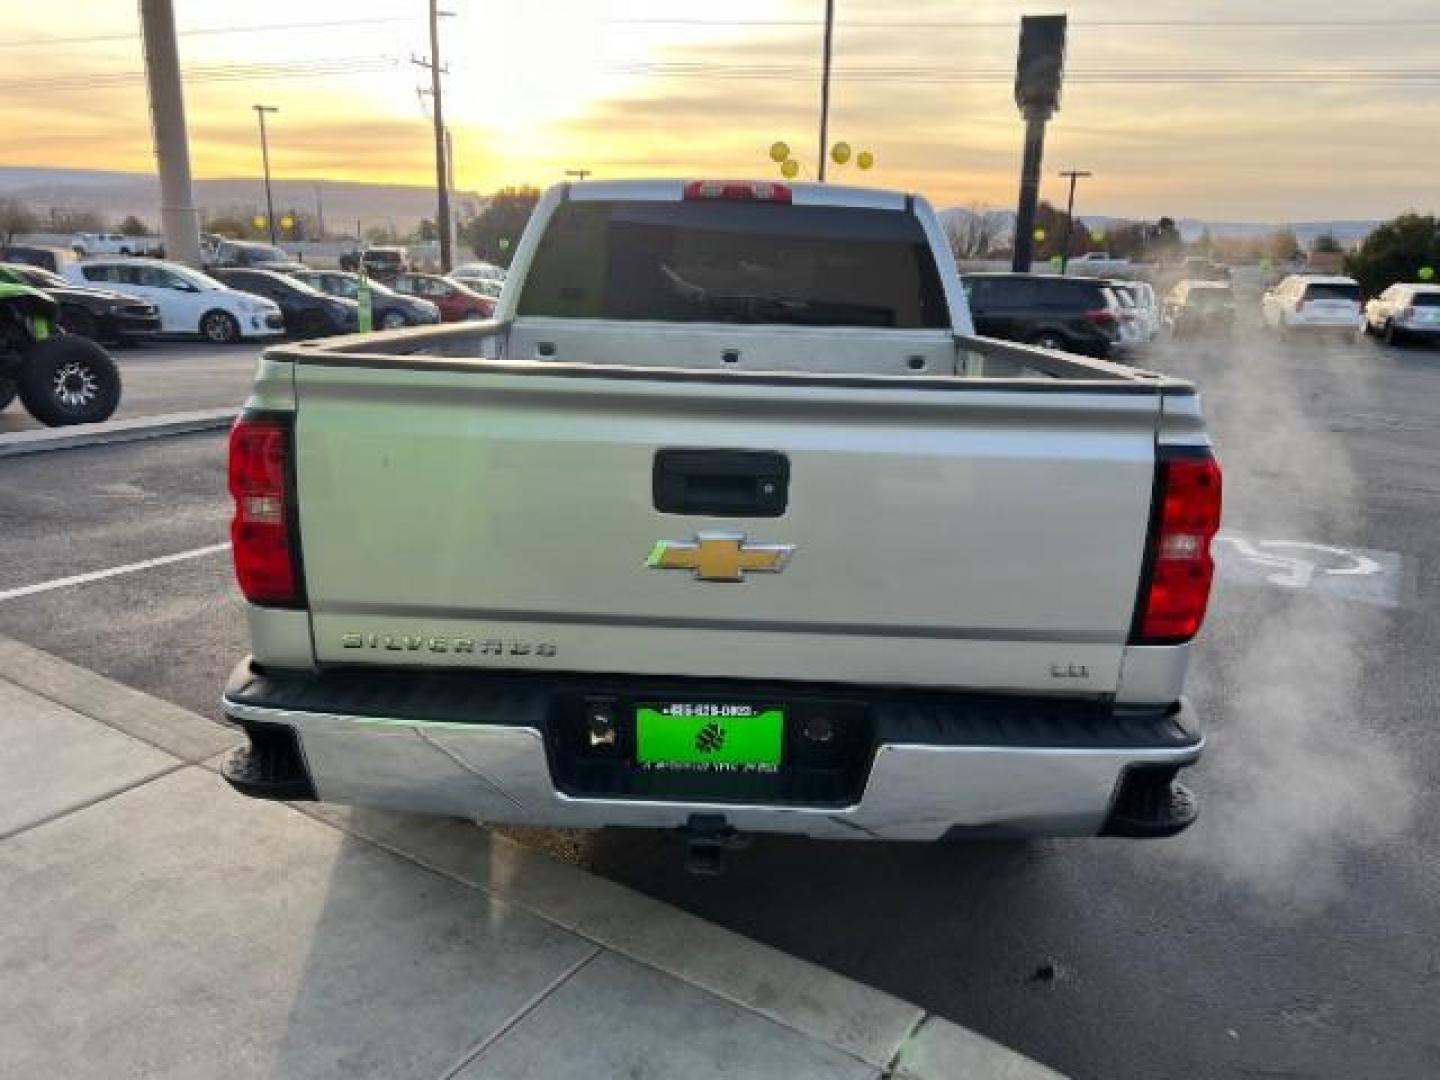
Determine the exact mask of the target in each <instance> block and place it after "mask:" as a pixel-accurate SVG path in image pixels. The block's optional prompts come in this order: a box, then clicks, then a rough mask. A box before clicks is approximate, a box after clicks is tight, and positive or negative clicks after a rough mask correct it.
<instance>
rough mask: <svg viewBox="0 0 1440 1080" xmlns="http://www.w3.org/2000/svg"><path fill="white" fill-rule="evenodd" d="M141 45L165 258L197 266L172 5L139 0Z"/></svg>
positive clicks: (196, 231) (187, 143)
mask: <svg viewBox="0 0 1440 1080" xmlns="http://www.w3.org/2000/svg"><path fill="white" fill-rule="evenodd" d="M140 28H141V34H142V35H143V37H144V41H145V82H146V86H147V87H148V89H149V91H150V122H151V126H152V129H153V131H154V137H155V163H156V167H157V168H158V169H159V171H160V231H161V233H162V234H163V235H164V237H165V252H166V254H167V255H169V256H170V258H172V259H175V260H177V261H179V262H183V263H187V264H188V265H190V266H195V267H198V266H199V265H200V216H199V215H198V214H197V213H196V212H195V197H194V195H193V193H192V191H191V184H190V141H189V136H188V135H187V134H186V131H185V95H184V93H183V91H182V88H181V83H180V49H179V47H178V46H177V45H176V43H175V9H174V5H173V3H172V0H140Z"/></svg>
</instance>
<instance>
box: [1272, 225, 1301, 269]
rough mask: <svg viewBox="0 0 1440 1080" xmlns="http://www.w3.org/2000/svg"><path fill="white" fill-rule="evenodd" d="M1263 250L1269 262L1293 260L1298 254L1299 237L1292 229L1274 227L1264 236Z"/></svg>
mask: <svg viewBox="0 0 1440 1080" xmlns="http://www.w3.org/2000/svg"><path fill="white" fill-rule="evenodd" d="M1264 251H1265V257H1266V258H1267V259H1269V260H1270V261H1271V262H1293V261H1294V260H1295V259H1296V258H1298V257H1299V255H1300V238H1299V237H1298V236H1296V235H1295V230H1294V229H1291V228H1284V229H1276V230H1275V231H1274V232H1273V233H1271V234H1270V235H1269V236H1268V237H1266V238H1265V248H1264Z"/></svg>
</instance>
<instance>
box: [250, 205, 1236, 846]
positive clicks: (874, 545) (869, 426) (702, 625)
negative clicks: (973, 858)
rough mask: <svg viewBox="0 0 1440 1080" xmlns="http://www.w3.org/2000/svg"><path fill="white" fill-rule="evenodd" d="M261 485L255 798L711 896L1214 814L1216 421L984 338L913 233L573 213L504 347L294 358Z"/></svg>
mask: <svg viewBox="0 0 1440 1080" xmlns="http://www.w3.org/2000/svg"><path fill="white" fill-rule="evenodd" d="M230 487H231V491H232V494H233V496H234V499H235V518H234V525H233V539H234V558H235V565H236V571H237V575H238V578H239V583H240V588H241V590H242V592H243V593H244V595H245V598H246V601H247V604H246V610H247V613H248V617H249V627H250V635H251V645H252V655H251V656H249V657H248V658H246V659H244V660H243V661H242V662H241V663H240V664H239V666H238V667H237V668H236V669H235V671H234V672H233V674H232V676H231V678H230V681H229V684H228V685H227V687H226V688H225V692H224V711H225V714H226V715H227V716H228V718H229V719H230V720H231V721H232V722H233V723H235V724H237V725H238V726H239V727H241V728H243V729H244V731H245V733H246V734H247V735H248V737H249V745H248V746H247V747H245V748H243V749H241V750H240V751H237V752H236V754H235V755H234V756H233V757H232V758H231V759H230V761H229V763H228V764H227V765H226V767H225V775H226V777H227V778H228V779H229V781H230V782H231V784H233V785H234V786H235V787H236V788H237V789H238V790H240V791H241V792H243V793H245V794H247V795H252V796H258V797H268V798H285V799H307V798H308V799H321V800H326V801H333V802H339V803H355V804H373V805H380V806H388V807H395V808H402V809H407V810H414V811H426V812H432V813H437V814H447V815H461V816H464V817H467V818H471V819H476V820H479V821H483V822H518V823H524V824H530V825H553V826H582V827H583V826H611V825H623V826H646V827H665V828H679V829H684V830H686V831H687V832H688V835H689V836H690V838H691V843H692V850H693V851H695V852H696V853H697V857H700V856H705V857H708V855H706V853H709V852H711V851H713V850H716V849H718V847H719V846H721V845H723V844H724V843H725V842H726V841H727V838H729V837H731V836H732V835H733V834H734V833H736V832H744V831H749V830H770V831H777V832H788V833H801V834H806V835H809V836H814V837H832V838H841V839H856V838H865V837H869V838H876V839H904V840H936V839H941V838H960V837H980V836H1035V835H1094V834H1107V835H1122V836H1159V835H1168V834H1171V833H1174V832H1177V831H1179V830H1180V829H1182V828H1184V827H1185V826H1186V825H1188V824H1189V823H1190V822H1191V821H1192V820H1193V818H1194V815H1195V807H1194V802H1193V800H1192V798H1191V797H1190V796H1189V794H1188V793H1187V792H1186V791H1185V789H1184V788H1183V787H1182V786H1180V785H1179V784H1178V783H1176V782H1175V776H1176V773H1177V772H1178V770H1179V769H1180V768H1182V767H1184V766H1186V765H1190V764H1192V763H1193V762H1194V761H1195V760H1196V759H1197V758H1198V757H1199V755H1200V752H1201V748H1202V745H1203V740H1202V738H1201V736H1200V734H1199V733H1198V730H1197V724H1196V718H1195V716H1194V714H1193V713H1192V711H1191V709H1190V707H1189V706H1188V705H1187V704H1186V703H1185V701H1184V699H1183V698H1182V697H1181V686H1182V683H1183V681H1184V678H1185V670H1186V664H1187V660H1188V657H1189V652H1190V642H1191V639H1192V638H1193V637H1194V636H1195V634H1196V632H1197V631H1198V630H1199V629H1200V625H1201V622H1202V620H1203V619H1204V615H1205V607H1206V602H1207V600H1208V596H1209V591H1210V583H1211V576H1212V569H1213V568H1212V562H1211V558H1210V540H1211V537H1212V536H1213V535H1214V533H1215V531H1216V529H1217V528H1218V525H1219V515H1220V472H1219V469H1218V466H1217V464H1216V461H1215V458H1214V456H1213V454H1212V452H1211V447H1210V442H1209V440H1208V438H1207V436H1206V433H1205V427H1204V424H1203V421H1202V419H1201V415H1200V409H1199V402H1198V399H1197V397H1196V394H1195V391H1194V389H1193V387H1192V386H1190V385H1189V384H1187V383H1184V382H1181V381H1177V380H1175V379H1170V378H1165V377H1161V376H1158V375H1155V374H1153V373H1150V372H1145V371H1139V370H1135V369H1133V368H1128V367H1122V366H1118V365H1115V364H1109V363H1105V362H1103V361H1096V360H1087V359H1080V358H1077V357H1072V356H1068V355H1065V354H1061V353H1057V352H1051V351H1046V350H1043V349H1036V348H1030V347H1024V346H1016V345H1011V344H1006V343H1002V342H997V341H991V340H986V339H982V338H977V337H975V336H973V331H972V327H971V324H970V318H969V313H968V311H967V309H966V305H965V300H964V295H963V292H962V290H961V287H960V283H959V280H958V278H957V275H956V273H955V268H954V265H953V262H952V259H951V256H950V252H949V248H948V247H947V245H946V243H945V240H944V237H943V234H942V232H941V230H940V228H939V225H938V223H937V221H936V218H935V216H934V214H933V212H932V211H931V209H930V207H929V206H928V205H927V204H926V203H925V202H924V200H922V199H920V198H917V197H914V196H910V195H905V194H899V193H891V192H887V191H877V190H868V189H865V190H862V189H853V188H845V187H839V186H831V185H824V186H820V185H804V184H796V185H791V186H784V185H778V184H768V183H731V182H692V183H685V182H681V181H664V182H661V181H654V182H626V183H587V184H583V185H575V186H568V185H567V186H560V187H557V188H554V189H552V190H551V191H550V192H548V193H547V194H546V195H545V197H544V198H543V199H542V201H541V202H540V204H539V206H538V208H537V210H536V212H535V214H534V216H533V218H532V220H531V222H530V225H529V227H528V228H527V230H526V232H525V234H524V237H523V238H522V240H521V241H520V243H519V245H518V247H517V250H516V254H515V259H514V265H513V267H512V269H511V272H510V276H509V278H508V280H507V281H506V284H505V288H504V292H503V295H502V296H501V298H500V301H499V305H498V308H497V311H496V318H495V319H494V320H493V321H491V322H485V323H470V324H461V325H457V326H450V327H445V328H421V329H415V330H404V331H396V332H391V333H382V334H373V335H365V336H354V337H349V338H340V339H331V340H330V341H328V342H326V343H323V344H305V345H287V346H278V347H274V348H271V349H269V350H267V351H266V353H265V355H264V358H263V360H262V361H261V364H260V370H259V376H258V379H257V382H256V385H255V389H254V393H253V395H252V396H251V398H250V399H249V401H248V402H247V403H246V406H245V410H244V413H243V415H242V416H241V418H240V419H239V421H238V422H237V423H236V425H235V429H234V432H233V434H232V437H231V458H230Z"/></svg>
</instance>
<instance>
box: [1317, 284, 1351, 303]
mask: <svg viewBox="0 0 1440 1080" xmlns="http://www.w3.org/2000/svg"><path fill="white" fill-rule="evenodd" d="M1305 299H1306V300H1355V301H1357V302H1358V301H1359V299H1360V286H1359V285H1332V284H1330V283H1328V282H1318V281H1312V282H1310V283H1309V284H1308V285H1306V286H1305Z"/></svg>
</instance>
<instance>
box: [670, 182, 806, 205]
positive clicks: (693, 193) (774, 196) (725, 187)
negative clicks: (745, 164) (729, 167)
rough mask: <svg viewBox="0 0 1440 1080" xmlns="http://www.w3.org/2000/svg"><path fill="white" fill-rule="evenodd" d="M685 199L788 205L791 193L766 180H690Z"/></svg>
mask: <svg viewBox="0 0 1440 1080" xmlns="http://www.w3.org/2000/svg"><path fill="white" fill-rule="evenodd" d="M685 198H687V199H692V200H693V199H739V200H742V201H746V202H775V203H788V202H789V201H790V199H791V193H790V189H789V188H788V187H786V186H785V185H784V184H772V183H770V182H769V181H768V180H753V181H750V180H739V181H737V180H692V181H690V183H688V184H686V185H685Z"/></svg>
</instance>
